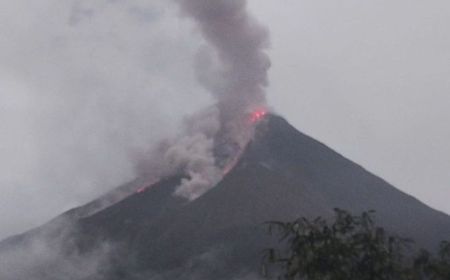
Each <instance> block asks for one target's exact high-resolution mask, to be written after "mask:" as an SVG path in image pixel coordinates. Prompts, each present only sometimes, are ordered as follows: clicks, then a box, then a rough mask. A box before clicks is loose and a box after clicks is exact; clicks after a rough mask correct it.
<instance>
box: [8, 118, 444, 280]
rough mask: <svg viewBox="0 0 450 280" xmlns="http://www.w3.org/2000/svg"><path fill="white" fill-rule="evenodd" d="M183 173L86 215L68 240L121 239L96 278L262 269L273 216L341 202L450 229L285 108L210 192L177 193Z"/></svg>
mask: <svg viewBox="0 0 450 280" xmlns="http://www.w3.org/2000/svg"><path fill="white" fill-rule="evenodd" d="M182 177H183V176H174V177H169V178H166V179H163V180H161V181H160V182H158V183H156V184H153V185H152V186H149V187H148V188H146V189H145V190H144V191H141V192H133V193H132V194H131V195H129V196H128V197H126V198H124V199H122V200H120V201H119V202H117V203H115V204H112V205H110V206H108V207H106V208H104V209H101V210H99V211H97V212H93V213H92V214H91V215H87V216H79V217H78V218H76V219H75V225H76V230H75V231H74V232H75V234H73V235H71V236H69V237H68V239H67V240H69V241H67V242H66V241H65V242H64V244H65V245H66V244H71V248H70V249H69V251H77V252H89V250H90V248H93V247H95V246H96V245H98V244H99V243H102V242H105V241H106V242H107V243H108V244H114V246H115V250H114V251H113V252H112V253H110V256H108V258H109V261H110V263H112V265H111V266H110V267H109V268H108V269H106V272H104V275H103V276H102V277H103V278H102V277H100V278H93V279H139V278H134V277H135V276H133V275H136V274H138V275H146V277H147V276H148V277H161V278H155V279H166V278H168V277H170V278H178V279H191V278H189V277H194V276H193V275H196V276H197V277H198V278H199V279H229V278H230V277H236V276H238V275H245V274H246V273H253V274H254V273H256V272H257V271H258V269H259V261H260V256H261V251H262V250H263V249H264V248H265V247H267V246H268V245H270V244H274V243H273V242H274V240H273V239H272V238H271V237H270V236H268V235H267V234H266V233H265V228H264V222H266V221H269V220H283V221H287V220H291V219H295V218H297V217H299V216H307V217H317V216H324V217H330V216H331V215H332V214H333V209H334V208H335V207H338V208H342V209H345V210H349V211H350V212H354V213H359V212H361V211H366V210H371V209H373V210H376V211H377V213H376V218H377V221H378V222H379V224H381V225H382V226H384V227H386V228H387V229H388V230H389V231H391V232H394V233H397V234H399V235H401V236H407V237H412V238H413V239H415V240H416V241H417V242H418V244H419V246H423V247H427V248H432V247H433V246H436V245H437V242H438V241H440V240H442V239H448V237H450V217H449V216H447V215H445V214H444V213H442V212H439V211H437V210H434V209H431V208H430V207H428V206H426V205H425V204H423V203H422V202H420V201H419V200H417V199H415V198H413V197H412V196H410V195H407V194H405V193H403V192H401V191H399V190H397V189H396V188H394V187H393V186H392V185H390V184H389V183H387V182H386V181H384V180H383V179H381V178H379V177H377V176H375V175H374V174H372V173H370V172H369V171H367V170H365V169H364V168H363V167H361V166H360V165H357V164H356V163H354V162H352V161H350V160H348V159H346V158H345V157H344V156H342V155H340V154H339V153H337V152H335V151H333V150H332V149H330V148H328V147H327V146H326V145H324V144H323V143H320V142H318V141H316V140H314V139H313V138H311V137H309V136H307V135H305V134H303V133H301V132H299V131H297V130H296V129H295V128H294V127H292V126H291V125H290V124H289V123H288V122H287V121H286V120H284V119H283V118H282V117H279V116H276V115H268V116H266V117H265V118H264V119H263V120H261V121H260V122H259V123H258V124H257V127H256V131H255V136H254V139H253V140H252V141H251V142H250V143H249V144H248V146H247V147H246V148H245V150H244V152H243V154H242V156H241V158H240V159H239V161H238V162H237V163H236V165H235V166H234V167H233V168H232V169H231V171H230V172H229V173H227V174H226V175H225V176H224V178H223V179H222V181H220V182H219V183H218V184H217V185H216V186H215V187H214V188H212V189H211V190H209V191H208V192H207V193H205V194H204V195H202V196H201V197H199V198H197V199H196V200H194V201H192V202H188V201H186V200H183V199H181V198H179V197H176V196H174V195H173V192H174V191H175V189H176V187H177V186H178V185H179V183H180V181H181V179H182ZM78 211H81V212H82V213H83V210H82V209H81V210H78ZM75 217H76V215H75ZM411 235H413V236H411ZM24 236H25V237H22V238H25V239H27V238H28V237H26V236H27V234H25V235H24ZM2 243H4V242H0V255H1V251H2V250H1V247H2V245H1V244H2ZM10 247H11V246H10ZM73 248H75V249H73ZM0 275H1V274H0ZM105 275H106V276H105ZM42 279H50V278H42ZM74 279H78V278H74ZM79 279H89V278H79ZM150 279H153V278H150ZM196 279H197V278H196Z"/></svg>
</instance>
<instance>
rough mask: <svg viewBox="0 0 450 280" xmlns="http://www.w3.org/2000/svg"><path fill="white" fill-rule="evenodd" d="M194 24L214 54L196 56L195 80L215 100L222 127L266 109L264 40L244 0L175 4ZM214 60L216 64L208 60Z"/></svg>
mask: <svg viewBox="0 0 450 280" xmlns="http://www.w3.org/2000/svg"><path fill="white" fill-rule="evenodd" d="M176 1H177V2H179V4H180V6H181V9H182V11H183V12H184V13H185V14H186V15H188V16H189V17H191V18H193V19H194V20H195V22H196V23H197V24H198V26H199V28H200V31H201V33H202V34H203V37H204V38H205V40H206V41H207V42H208V44H209V45H210V47H212V50H213V53H212V54H211V53H207V52H205V51H203V52H200V53H199V55H198V59H197V65H196V70H197V74H198V78H199V81H200V82H201V83H202V84H203V86H205V87H206V88H207V89H208V90H209V91H210V92H211V93H212V94H213V95H214V97H215V98H216V100H217V101H218V103H217V105H218V108H219V112H220V118H221V123H222V125H223V126H227V125H229V123H230V122H236V121H237V119H243V118H244V117H245V116H246V115H247V114H249V113H250V112H251V111H253V110H255V109H257V108H261V107H265V105H266V98H265V87H266V86H267V70H268V69H269V67H270V60H269V58H268V56H267V55H266V54H265V53H264V50H265V49H266V48H267V46H268V42H269V36H268V32H267V30H266V29H265V28H263V27H262V26H261V25H259V24H258V23H257V22H256V20H255V19H253V18H252V17H251V16H250V15H249V14H248V12H247V9H246V8H247V1H246V0H176ZM213 60H215V62H216V63H215V64H216V65H215V66H212V64H213V63H212V61H213ZM211 73H214V74H211Z"/></svg>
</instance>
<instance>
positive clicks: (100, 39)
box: [0, 0, 450, 238]
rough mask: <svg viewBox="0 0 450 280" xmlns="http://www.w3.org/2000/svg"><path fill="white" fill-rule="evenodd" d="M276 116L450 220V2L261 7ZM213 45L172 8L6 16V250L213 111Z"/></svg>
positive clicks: (62, 9)
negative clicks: (207, 57) (202, 74)
mask: <svg viewBox="0 0 450 280" xmlns="http://www.w3.org/2000/svg"><path fill="white" fill-rule="evenodd" d="M249 4H250V10H251V11H252V12H253V14H254V15H255V16H256V17H257V18H258V19H259V21H260V22H262V23H263V24H264V25H265V26H266V27H267V28H268V29H269V30H270V32H271V37H272V39H271V41H272V45H271V50H270V52H269V55H270V57H271V60H272V68H271V70H270V73H269V81H270V86H269V90H268V97H269V100H270V101H269V103H270V104H271V105H272V107H273V108H274V109H275V111H276V112H278V113H280V114H282V115H284V116H285V117H286V118H287V119H288V120H289V121H290V122H291V123H293V124H294V125H295V126H296V127H297V128H299V129H300V130H302V131H303V132H305V133H308V134H310V135H311V136H313V137H315V138H317V139H318V140H320V141H322V142H325V143H326V144H327V145H329V146H331V147H332V148H334V149H336V150H337V151H339V152H340V153H342V154H344V155H345V156H346V157H349V158H350V159H352V160H354V161H356V162H358V163H360V164H362V165H363V166H364V167H366V168H367V169H369V170H370V171H372V172H374V173H376V174H377V175H380V176H381V177H383V178H385V179H386V180H388V181H389V182H391V183H393V184H394V185H395V186H396V187H398V188H400V189H401V190H403V191H405V192H407V193H409V194H411V195H414V196H416V197H418V198H419V199H421V200H422V201H424V202H426V203H427V204H429V205H430V206H432V207H434V208H437V209H440V210H443V211H445V212H447V213H450V206H449V204H448V202H447V200H448V198H449V197H450V190H449V185H448V184H449V183H448V182H450V172H448V170H450V148H449V146H448V142H449V141H450V130H449V129H448V123H449V121H450V112H449V110H448V108H449V106H450V97H449V95H448V92H449V89H450V82H449V80H448V77H449V75H450V31H449V30H448V28H447V26H449V25H450V18H449V17H448V15H449V14H450V4H448V3H447V2H446V1H432V2H422V1H418V0H412V1H411V0H410V1H396V2H395V3H394V2H391V1H364V2H362V1H356V0H354V1H353V0H352V1H350V0H345V1H340V2H334V1H320V2H318V1H312V0H310V1H294V0H283V1H279V0H278V1H275V0H265V1H260V0H252V1H250V3H249ZM202 45H203V41H202V39H201V37H200V35H199V34H198V31H196V30H195V28H194V26H193V24H192V23H191V22H190V21H189V19H187V18H181V19H180V18H179V17H178V10H177V7H176V6H175V5H173V4H171V2H170V1H167V0H158V1H151V4H149V1H143V0H142V1H141V0H136V1H113V0H109V1H108V0H89V1H88V0H85V1H75V0H73V1H68V0H64V1H55V0H53V1H52V0H42V1H39V3H37V2H36V3H30V2H29V1H25V0H17V1H13V2H10V1H1V2H0V135H1V137H0V151H1V155H2V156H1V158H0V191H1V194H2V195H1V196H0V238H2V237H6V236H7V235H10V234H13V233H17V232H20V231H23V230H25V229H28V228H30V227H33V226H37V225H40V224H41V223H43V222H45V221H46V220H48V219H50V218H51V217H53V216H56V215H58V214H59V213H61V212H62V211H64V210H67V209H69V208H71V207H74V206H77V205H79V204H82V203H85V202H87V201H89V200H91V199H93V198H95V197H97V196H98V195H100V194H102V193H104V192H105V191H107V190H109V189H111V188H114V187H115V186H117V185H118V184H120V183H122V182H125V181H127V180H130V179H131V178H133V176H134V165H135V163H136V162H137V161H139V160H140V157H142V155H143V154H144V152H145V151H147V150H148V149H149V148H150V147H151V146H152V144H154V143H156V142H157V141H158V140H159V139H161V138H164V137H165V136H167V135H169V134H173V133H174V132H175V131H176V128H177V124H178V123H179V121H180V120H181V118H182V117H183V116H185V115H187V114H189V113H192V112H195V111H196V110H198V109H199V108H203V107H204V106H206V105H208V104H211V102H212V101H211V100H210V98H209V96H208V95H207V94H206V93H205V92H204V90H203V89H202V87H201V86H200V85H198V84H197V82H196V80H195V74H194V73H193V63H194V56H195V54H196V51H197V49H198V48H199V47H201V46H202Z"/></svg>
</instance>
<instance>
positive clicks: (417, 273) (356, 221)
mask: <svg viewBox="0 0 450 280" xmlns="http://www.w3.org/2000/svg"><path fill="white" fill-rule="evenodd" d="M373 215H374V211H368V212H363V213H362V214H361V215H359V216H353V215H351V214H350V213H349V212H347V211H344V210H341V209H335V218H334V220H332V221H327V220H326V219H323V218H321V217H318V218H316V219H314V220H309V219H307V218H300V219H297V220H295V221H293V222H278V221H273V222H268V225H269V232H270V233H271V234H276V235H277V236H278V237H279V238H280V243H281V244H280V246H281V248H278V249H274V248H271V249H267V250H266V251H265V255H264V263H265V265H264V267H265V268H266V270H265V271H266V272H267V271H268V270H269V268H270V270H271V271H272V270H273V271H275V272H274V273H273V272H272V274H275V275H276V277H277V278H278V279H289V280H291V279H305V280H353V279H355V280H403V279H408V280H416V279H417V280H421V279H432V280H441V279H442V280H444V279H445V280H449V279H450V243H449V242H442V243H441V246H440V250H439V253H438V255H437V256H432V255H431V254H430V253H429V252H428V251H426V250H420V251H419V252H418V253H413V250H412V249H411V248H412V246H411V245H412V244H413V241H412V240H410V239H407V238H403V237H399V236H396V235H390V234H388V233H387V232H386V231H385V230H384V229H383V228H382V227H379V226H376V225H375V222H374V219H373ZM266 276H268V277H269V276H270V275H269V273H266Z"/></svg>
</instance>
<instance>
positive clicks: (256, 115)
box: [250, 109, 267, 123]
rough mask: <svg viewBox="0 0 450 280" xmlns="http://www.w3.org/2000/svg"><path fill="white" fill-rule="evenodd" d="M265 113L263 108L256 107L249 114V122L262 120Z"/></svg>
mask: <svg viewBox="0 0 450 280" xmlns="http://www.w3.org/2000/svg"><path fill="white" fill-rule="evenodd" d="M266 115H267V111H266V110H265V109H258V110H256V111H254V112H253V113H251V115H250V122H251V123H257V122H259V121H260V120H262V119H263V118H264V117H265V116H266Z"/></svg>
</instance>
